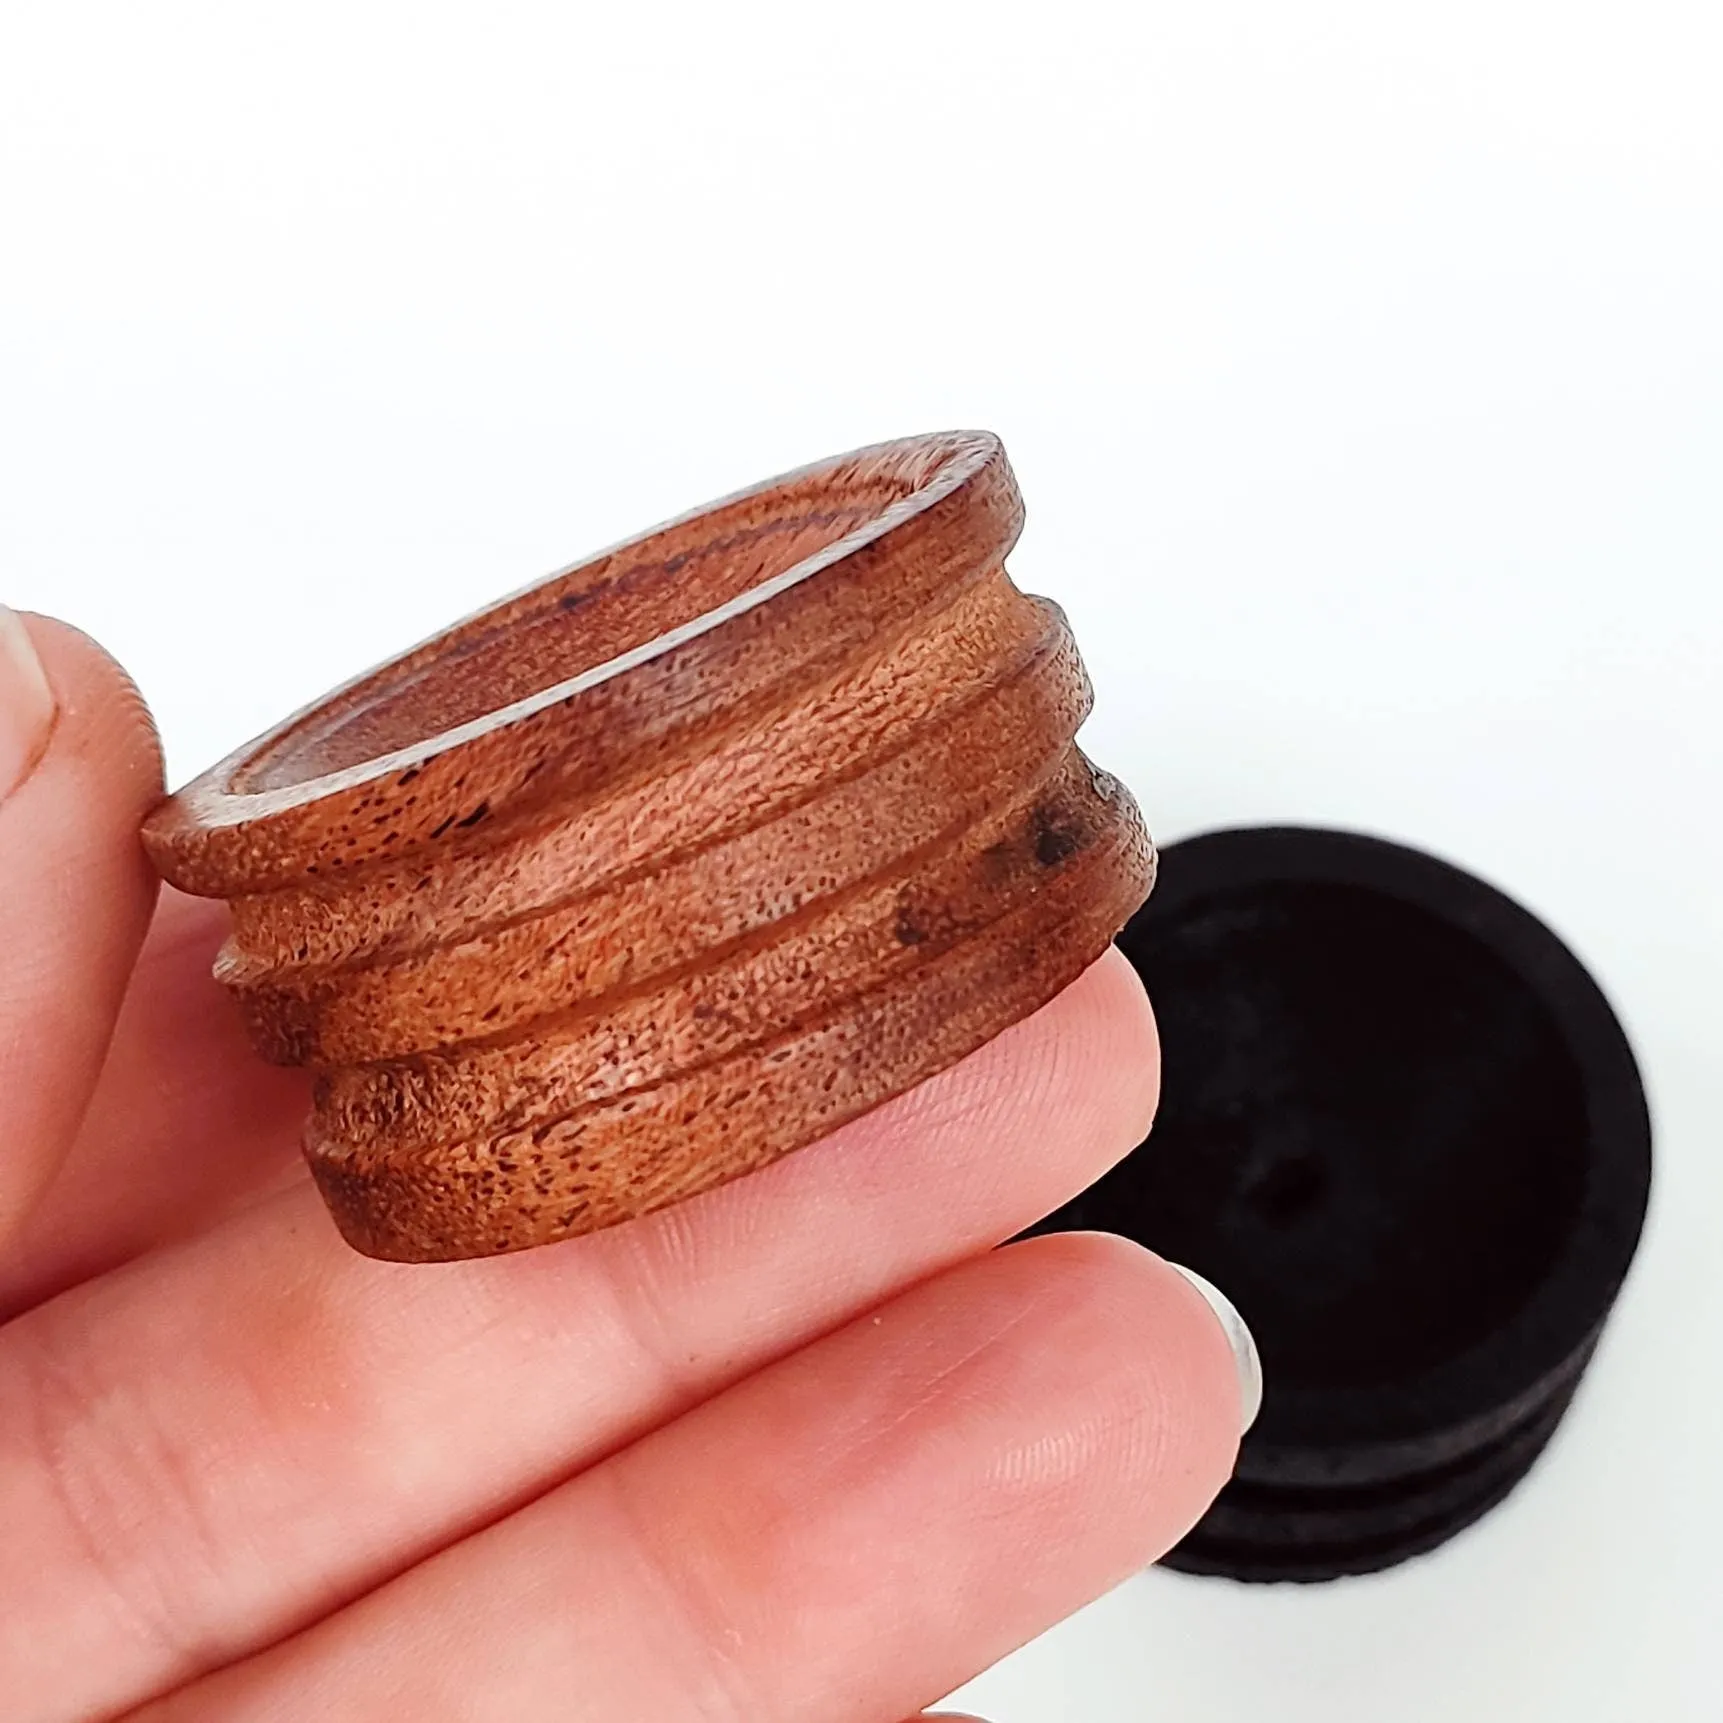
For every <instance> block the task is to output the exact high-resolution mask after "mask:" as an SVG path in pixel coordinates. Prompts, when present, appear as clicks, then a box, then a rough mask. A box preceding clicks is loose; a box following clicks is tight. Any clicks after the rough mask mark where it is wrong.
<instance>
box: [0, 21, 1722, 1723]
mask: <svg viewBox="0 0 1723 1723" xmlns="http://www.w3.org/2000/svg"><path fill="white" fill-rule="evenodd" d="M1720 21H1723V12H1720V11H1719V9H1718V8H1717V7H1716V5H1715V4H1709V3H1707V4H1695V5H1691V6H1669V5H1659V4H1651V3H1647V0H1636V3H1633V4H1615V5H1602V6H1599V5H1586V4H1583V3H1579V0H1567V3H1565V4H1561V5H1528V4H1514V3H1508V0H1491V3H1488V4H1473V3H1471V0H1446V3H1444V4H1442V5H1440V6H1436V5H1423V6H1414V5H1408V4H1387V5H1383V4H1379V3H1378V4H1360V5H1337V4H1323V3H1309V0H1307V3H1304V4H1299V5H1286V4H1274V3H1268V4H1257V5H1243V4H1238V3H1225V0H1221V3H1216V0H1206V3H1196V0H1181V3H1178V4H1167V3H1164V0H1163V3H1159V4H1154V5H1147V6H1145V5H1141V4H1135V5H1126V4H1119V5H1100V4H1089V3H1084V0H1058V3H1057V4H1052V3H1047V0H1043V3H1042V4H1038V5H1030V6H1019V5H1015V4H1006V3H1004V0H993V3H991V4H975V5H940V4H937V3H935V0H922V3H921V4H908V5H906V4H898V3H896V0H885V3H875V4H861V3H855V4H851V5H848V6H844V7H841V8H840V7H831V6H820V5H818V4H816V3H815V0H802V3H801V4H796V5H783V6H768V5H759V4H745V3H744V4H731V5H720V4H705V5H700V6H693V5H690V6H670V5H663V4H642V3H639V0H634V3H632V4H615V3H612V4H607V5H605V6H602V7H594V8H590V9H588V8H583V7H581V6H579V5H578V4H572V3H564V4H562V5H557V6H548V5H520V4H498V3H497V0H489V3H488V4H485V5H476V4H475V5H472V6H469V7H466V8H453V7H448V6H442V5H435V4H428V3H426V0H417V3H415V4H410V5H399V6H384V5H375V4H354V3H353V0H347V3H345V4H339V5H324V4H312V3H308V0H299V3H297V4H295V5H292V6H286V5H280V6H271V7H262V6H233V5H180V4H170V3H165V0H154V3H152V4H149V5H136V4H125V5H110V6H91V5H84V4H76V3H68V0H48V3H43V4H30V3H25V0H0V597H4V598H5V599H6V600H8V601H10V602H11V603H13V604H15V605H18V606H23V607H37V608H43V609H48V610H53V611H57V612H59V613H61V614H63V615H66V616H68V617H71V618H73V619H74V620H76V621H78V622H80V623H82V624H84V625H85V626H86V627H88V628H90V629H91V630H92V631H94V632H96V633H99V634H100V635H101V636H102V637H103V638H104V639H105V640H106V641H107V642H108V643H109V644H110V645H111V646H112V647H113V648H114V649H115V650H116V651H117V652H118V653H120V654H121V656H123V657H124V658H125V659H126V660H127V661H128V662H129V663H130V664H131V666H132V667H133V669H134V671H135V672H136V674H137V675H138V677H139V679H140V681H141V682H142V683H143V685H144V688H145V690H146V691H147V693H148V694H149V696H150V697H151V699H152V700H153V702H154V703H155V706H156V708H157V710H158V712H159V713H160V716H161V721H162V724H163V727H164V730H165V733H166V737H167V741H168V746H169V752H170V755H171V761H172V766H173V769H174V771H175V774H176V776H183V775H185V774H187V773H189V772H190V771H192V770H194V769H196V768H198V767H200V766H202V765H203V764H205V763H207V761H208V760H209V759H210V758H212V757H214V756H215V755H216V754H218V753H223V752H225V751H226V750H227V749H228V748H229V747H230V746H231V745H233V744H234V743H236V742H237V741H239V740H241V739H242V738H243V737H244V736H246V735H248V734H250V733H252V732H253V731H255V730H258V729H260V728H262V727H263V726H265V725H266V724H267V723H269V722H271V721H273V720H274V719H275V718H276V717H277V716H279V715H280V714H281V713H282V712H283V711H284V710H285V709H287V708H288V707H290V706H293V705H296V704H298V703H300V702H301V701H302V700H304V699H305V698H307V697H309V696H311V695H313V694H315V693H317V692H318V691H319V690H320V689H321V688H322V687H324V686H325V685H326V684H327V683H329V682H331V681H333V680H334V679H336V678H337V677H340V676H344V675H345V674H347V673H348V672H350V671H352V670H355V669H357V668H360V667H362V666H363V665H364V664H365V663H367V662H368V661H370V660H372V659H374V658H376V657H379V656H382V655H384V654H386V653H389V652H392V651H393V650H395V649H396V648H398V647H400V646H402V645H404V644H405V643H406V642H408V641H409V640H412V639H414V638H416V637H418V636H420V635H422V634H424V633H426V632H427V631H429V630H430V629H431V628H433V627H434V626H436V625H438V624H440V623H441V622H443V621H445V620H447V619H449V618H450V617H452V616H453V615H455V614H458V613H460V612H463V611H465V610H468V609H471V608H473V607H474V606H476V605H478V604H479V603H481V602H483V601H485V600H486V599H488V598H490V597H492V596H494V595H495V594H497V593H498V592H500V591H502V590H504V589H506V588H510V587H513V586H516V585H519V584H522V583H523V582H525V581H527V580H529V579H531V578H533V577H535V576H536V575H538V574H540V573H543V572H546V571H548V570H549V569H550V568H552V567H553V566H555V565H557V564H559V563H561V562H564V561H566V560H568V559H569V558H571V557H573V556H574V555H576V554H577V553H580V552H583V551H586V550H589V549H592V548H596V547H597V546H599V545H601V544H603V543H605V542H607V541H609V540H611V539H613V538H616V537H619V536H621V535H622V534H624V533H626V532H629V531H632V530H633V529H635V528H637V527H640V526H643V525H645V524H647V523H648V522H650V521H652V520H655V519H657V518H660V517H662V516H664V515H666V514H669V513H672V512H675V511H679V510H680V509H682V508H684V507H686V506H688V505H691V504H692V503H694V502H696V501H699V500H701V499H703V498H705V497H707V496H710V495H714V494H716V493H719V492H722V491H725V490H728V489H730V488H732V487H734V486H736V485H739V484H742V483H745V482H748V481H750V480H753V479H755V478H759V477H763V476H764V475H766V474H768V473H771V472H774V471H777V470H779V469H782V468H784V467H787V466H791V465H795V464H799V463H801V462H803V461H805V460H809V459H812V458H814V457H816V456H818V455H822V454H826V453H829V452H833V451H835V450H838V449H842V448H846V447H849V446H852V445H855V444H858V443H862V442H866V441H871V440H874V439H877V438H880V437H884V436H890V435H896V434H900V433H904V432H909V431H914V430H923V429H931V428H936V427H942V426H948V425H957V424H977V425H985V426H989V427H991V428H993V429H995V430H997V431H999V432H1001V433H1002V434H1003V436H1004V437H1005V440H1006V443H1007V446H1008V447H1009V449H1010V450H1011V453H1012V455H1013V458H1014V461H1015V463H1016V466H1017V468H1018V472H1019V475H1020V477H1021V479H1022V482H1023V486H1024V489H1025V492H1026V494H1027V497H1028V500H1029V506H1030V526H1029V530H1028V533H1027V535H1026V537H1025V539H1024V541H1023V544H1022V547H1021V549H1020V551H1019V552H1018V554H1017V556H1016V558H1015V559H1014V562H1013V568H1014V571H1015V572H1016V574H1017V576H1018V578H1019V580H1020V581H1021V583H1022V584H1024V585H1025V586H1027V587H1029V588H1031V589H1033V590H1039V591H1043V592H1047V593H1051V594H1053V595H1055V596H1056V597H1058V598H1059V599H1060V600H1061V601H1063V602H1064V604H1065V605H1066V606H1067V608H1068V609H1069V610H1070V612H1071V615H1072V618H1073V621H1074V623H1075V625H1076V628H1077V633H1078V637H1079V639H1080V640H1081V641H1082V643H1083V646H1084V648H1085V652H1086V655H1087V658H1088V661H1089V664H1090V666H1091V669H1092V670H1093V672H1094V677H1095V681H1096V683H1097V685H1098V688H1099V695H1100V706H1099V711H1098V713H1097V715H1096V717H1095V719H1094V720H1093V722H1092V724H1091V726H1090V728H1089V730H1088V732H1087V733H1086V740H1087V742H1088V744H1089V745H1090V751H1091V752H1092V753H1093V754H1095V755H1096V757H1097V758H1099V759H1100V760H1101V761H1102V762H1104V763H1105V764H1106V765H1108V766H1110V767H1112V768H1113V769H1115V770H1117V771H1118V772H1120V773H1121V775H1123V776H1124V777H1125V778H1126V779H1127V781H1129V782H1130V783H1131V784H1132V785H1133V786H1134V787H1135V788H1136V790H1137V791H1138V793H1139V795H1140V797H1141V799H1142V801H1143V803H1144V805H1145V807H1146V808H1147V810H1148V812H1149V814H1150V817H1151V821H1152V823H1153V824H1154V825H1155V827H1156V830H1157V832H1158V834H1159V835H1160V836H1161V837H1162V838H1163V839H1170V838H1176V837H1178V836H1179V835H1181V834H1184V833H1187V832H1190V831H1193V830H1197V829H1200V828H1203V827H1208V826H1212V825H1215V824H1219V823H1223V822H1232V821H1257V820H1264V819H1292V820H1300V821H1309V822H1317V823H1338V824H1345V825H1351V826H1358V827H1363V828H1366V829H1370V830H1375V831H1380V832H1384V833H1387V834H1389V835H1393V836H1397V837H1401V838H1405V839H1409V840H1412V841H1414V842H1421V843H1423V844H1425V845H1427V846H1429V847H1432V848H1435V849H1437V850H1439V851H1442V852H1444V853H1446V854H1448V855H1450V856H1451V857H1453V858H1454V859H1457V860H1459V861H1461V862H1462V863H1464V864H1466V865H1468V866H1470V867H1472V868H1474V869H1476V870H1478V871H1481V872H1483V873H1484V874H1486V875H1488V876H1490V877H1492V878H1494V879H1495V880H1497V881H1498V882H1500V883H1502V884H1504V885H1505V886H1507V887H1508V888H1509V889H1510V890H1512V891H1513V892H1515V893H1516V894H1517V895H1519V896H1520V897H1522V898H1523V899H1524V900H1525V901H1527V902H1529V903H1530V904H1531V905H1532V906H1533V907H1535V908H1537V909H1538V910H1539V911H1540V912H1541V913H1543V914H1544V915H1545V916H1546V917H1547V918H1548V919H1550V920H1551V921H1552V922H1553V923H1554V924H1555V925H1556V926H1557V927H1558V928H1559V929H1560V930H1561V931H1562V932H1563V933H1564V934H1566V935H1567V936H1568V938H1569V939H1570V940H1571V941H1572V942H1573V943H1574V944H1575V945H1576V947H1577V948H1578V949H1579V951H1580V952H1581V953H1582V954H1583V955H1584V956H1585V957H1586V959H1587V960H1588V961H1589V962H1590V963H1591V964H1592V965H1593V966H1594V968H1595V970H1596V971H1597V973H1598V974H1599V976H1600V977H1601V979H1602V980H1603V981H1604V982H1605V984H1606V986H1607V987H1608V988H1609V990H1610V991H1611V992H1612V994H1613V995H1614V997H1615V998H1616V1000H1617V1001H1618V1003H1619V1005H1620V1007H1621V1008H1622V1011H1623V1013H1624V1015H1625V1017H1626V1019H1627V1021H1628V1023H1629V1027H1630V1029H1631V1031H1632V1033H1633V1035H1634V1036H1635V1038H1636V1041H1637V1043H1638V1046H1639V1048H1640V1051H1641V1054H1642V1056H1643V1060H1644V1064H1645V1067H1646V1071H1647V1075H1648V1078H1649V1081H1650V1084H1651V1088H1652V1094H1653V1100H1654V1103H1655V1106H1656V1110H1657V1117H1658V1126H1659V1152H1660V1154H1661V1157H1662V1159H1661V1164H1660V1173H1659V1176H1660V1181H1661V1182H1660V1186H1659V1190H1658V1194H1657V1198H1656V1203H1655V1208H1654V1213H1653V1219H1652V1225H1651V1228H1650V1231H1649V1233H1648V1239H1647V1248H1646V1250H1645V1252H1644V1254H1643V1255H1642V1258H1641V1262H1640V1266H1639V1269H1638V1272H1637V1273H1636V1276H1635V1279H1634V1281H1633V1283H1632V1284H1631V1286H1630V1288H1629V1292H1628V1295H1627V1296H1626V1298H1625V1299H1624V1301H1623V1304H1622V1306H1621V1307H1620V1310H1619V1313H1618V1317H1617V1321H1616V1324H1615V1326H1614V1328H1613V1330H1612V1334H1611V1338H1610V1341H1609V1344H1608V1346H1607V1347H1606V1350H1605V1352H1604V1354H1603V1355H1602V1357H1601V1358H1600V1360H1599V1362H1598V1364H1597V1366H1596V1369H1595V1371H1594V1374H1593V1376H1592V1378H1591V1379H1590V1381H1589V1385H1588V1387H1587V1390H1586V1392H1585V1394H1584V1395H1583V1396H1582V1399H1581V1401H1580V1403H1579V1405H1578V1406H1577V1408H1576V1410H1575V1412H1574V1414H1573V1416H1572V1417H1571V1419H1570V1420H1569V1422H1568V1424H1567V1426H1566V1427H1565V1429H1564V1431H1563V1434H1562V1436H1561V1438H1560V1439H1559V1441H1558V1443H1557V1445H1556V1447H1555V1449H1554V1450H1553V1452H1552V1453H1551V1455H1550V1456H1549V1458H1548V1459H1547V1461H1546V1462H1545V1463H1544V1464H1543V1466H1542V1467H1541V1468H1540V1469H1539V1470H1538V1472H1537V1473H1536V1474H1535V1475H1534V1477H1533V1478H1532V1480H1531V1481H1530V1482H1529V1483H1528V1484H1527V1485H1526V1486H1525V1487H1524V1488H1523V1490H1522V1491H1521V1492H1520V1493H1519V1494H1518V1495H1517V1496H1516V1497H1515V1498H1514V1499H1513V1500H1512V1501H1511V1502H1510V1503H1509V1505H1508V1506H1507V1507H1506V1508H1504V1509H1503V1510H1502V1511H1501V1512H1499V1513H1498V1514H1497V1515H1495V1516H1494V1517H1493V1518H1492V1519H1491V1520H1490V1521H1489V1522H1487V1524H1486V1525H1484V1526H1483V1527H1481V1528H1479V1529H1478V1530H1476V1531H1475V1532H1473V1533H1471V1534H1469V1535H1468V1536H1466V1537H1464V1538H1463V1539H1462V1540H1460V1541H1459V1542H1457V1543H1455V1544H1454V1545H1452V1546H1450V1547H1449V1548H1448V1549H1447V1550H1445V1551H1443V1552H1441V1553H1440V1554H1439V1555H1437V1556H1435V1557H1433V1558H1431V1559H1429V1560H1427V1561H1425V1562H1422V1563H1419V1564H1416V1565H1414V1566H1411V1567H1408V1568H1405V1569H1402V1570H1400V1571H1398V1572H1396V1573H1394V1574H1392V1575H1390V1576H1388V1577H1385V1578H1381V1579H1376V1580H1370V1581H1361V1582H1353V1583H1349V1584H1344V1585H1339V1586H1333V1587H1328V1588H1318V1589H1314V1590H1296V1589H1295V1590H1247V1589H1236V1588H1233V1587H1230V1586H1227V1585H1225V1584H1217V1583H1214V1582H1201V1581H1195V1580H1187V1579H1180V1578H1177V1577H1173V1576H1170V1575H1166V1574H1161V1573H1155V1574H1150V1575H1147V1576H1144V1577H1143V1578H1142V1579H1140V1580H1138V1581H1135V1582H1133V1583H1131V1584H1130V1585H1127V1586H1126V1587H1124V1588H1123V1589H1122V1590H1121V1591H1119V1592H1118V1593H1116V1594H1114V1595H1113V1596H1112V1597H1110V1598H1108V1599H1106V1600H1105V1601H1103V1602H1102V1603H1100V1604H1098V1605H1097V1606H1095V1607H1094V1608H1093V1609H1091V1610H1090V1611H1088V1612H1087V1613H1086V1614H1085V1615H1083V1616H1081V1617H1079V1618H1078V1619H1077V1620H1076V1621H1075V1622H1073V1623H1071V1624H1069V1625H1067V1626H1066V1627H1064V1628H1062V1629H1060V1630H1059V1631H1057V1632H1055V1633H1053V1634H1051V1635H1050V1636H1048V1637H1047V1638H1046V1639H1045V1640H1043V1641H1041V1642H1040V1643H1038V1644H1036V1645H1034V1646H1032V1647H1030V1648H1029V1649H1028V1650H1026V1651H1025V1652H1023V1653H1021V1654H1020V1655H1019V1656H1017V1657H1015V1658H1013V1659H1011V1660H1009V1661H1008V1662H1007V1663H1006V1664H1004V1665H1003V1666H1001V1667H1000V1668H998V1669H997V1670H995V1671H993V1672H992V1673H991V1674H989V1675H988V1676H986V1677H985V1678H983V1679H982V1681H981V1682H980V1683H979V1684H977V1686H976V1687H975V1688H974V1689H973V1690H972V1692H970V1693H969V1694H967V1695H965V1697H966V1699H967V1700H968V1702H970V1703H972V1704H973V1705H975V1706H976V1707H977V1708H979V1709H984V1710H986V1711H987V1712H988V1713H989V1714H990V1715H991V1716H992V1717H994V1718H995V1719H996V1720H997V1723H1055V1720H1058V1723H1065V1720H1069V1723H1126V1720H1127V1719H1129V1720H1132V1723H1136V1720H1142V1719H1155V1720H1159V1719H1169V1720H1177V1723H1239V1720H1242V1719H1253V1720H1254V1719H1274V1720H1276V1723H1307V1720H1308V1723H1318V1720H1320V1723H1390V1720H1391V1723H1424V1720H1430V1723H1436V1720H1440V1723H1455V1720H1457V1719H1461V1718H1467V1719H1480V1720H1483V1723H1495V1720H1497V1719H1501V1720H1503V1723H1539V1720H1543V1719H1549V1720H1551V1723H1555V1720H1557V1719H1560V1720H1561V1723H1620V1720H1634V1723H1637V1720H1640V1719H1646V1720H1652V1719H1655V1720H1656V1723H1688V1720H1694V1723H1697V1720H1699V1719H1701V1718H1704V1719H1714V1718H1715V1717H1716V1716H1717V1715H1718V1714H1719V1704H1720V1702H1719V1701H1718V1699H1717V1694H1716V1686H1717V1677H1716V1672H1715V1660H1714V1657H1713V1656H1712V1652H1713V1650H1714V1645H1715V1640H1714V1634H1715V1631H1716V1622H1717V1606H1718V1601H1719V1598H1718V1594H1719V1592H1720V1591H1723V1581H1720V1580H1719V1579H1718V1577H1717V1571H1718V1570H1717V1568H1716V1565H1715V1564H1716V1560H1717V1556H1716V1551H1717V1549H1718V1547H1719V1539H1720V1538H1723V1484H1720V1477H1723V1346H1720V1345H1719V1330H1720V1327H1723V1251H1720V1250H1719V1247H1718V1244H1717V1238H1718V1231H1719V1226H1720V1224H1723V1222H1720V1218H1719V1217H1720V1216H1723V1146H1720V1145H1719V1142H1718V1134H1719V1121H1720V1119H1723V1092H1720V1091H1723V1081H1720V1079H1719V1076H1718V1069H1719V1067H1718V1060H1717V1055H1716V1051H1715V1048H1716V1043H1717V1039H1718V1031H1717V1019H1718V1000H1717V976H1718V973H1719V959H1720V958H1723V896H1720V887H1719V864H1720V863H1723V842H1720V841H1719V840H1720V835H1723V824H1720V815H1719V795H1720V792H1723V772H1720V770H1719V768H1720V765H1723V670H1720V663H1719V660H1720V656H1723V596H1720V581H1719V575H1720V573H1723V478H1720V470H1723V465H1720V463H1723V22H1720Z"/></svg>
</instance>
